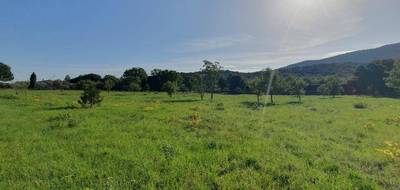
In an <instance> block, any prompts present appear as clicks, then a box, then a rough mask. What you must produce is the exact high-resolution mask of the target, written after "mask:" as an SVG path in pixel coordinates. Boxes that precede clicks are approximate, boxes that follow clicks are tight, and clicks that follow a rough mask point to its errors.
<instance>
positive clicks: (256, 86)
mask: <svg viewBox="0 0 400 190" xmlns="http://www.w3.org/2000/svg"><path fill="white" fill-rule="evenodd" d="M249 85H250V88H251V90H252V91H253V92H255V93H256V95H257V105H258V106H259V105H260V97H261V96H262V95H263V93H265V92H266V90H267V87H266V84H265V81H263V79H262V78H261V77H258V78H256V79H255V80H254V81H251V82H250V84H249Z"/></svg>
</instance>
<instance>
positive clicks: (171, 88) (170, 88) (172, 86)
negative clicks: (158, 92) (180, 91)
mask: <svg viewBox="0 0 400 190" xmlns="http://www.w3.org/2000/svg"><path fill="white" fill-rule="evenodd" d="M162 89H163V91H165V92H167V94H168V95H169V96H170V97H172V94H174V93H175V92H176V90H177V85H176V82H172V81H168V82H166V83H164V85H163V87H162Z"/></svg>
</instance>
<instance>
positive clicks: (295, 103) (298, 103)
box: [286, 101, 303, 105]
mask: <svg viewBox="0 0 400 190" xmlns="http://www.w3.org/2000/svg"><path fill="white" fill-rule="evenodd" d="M286 104H288V105H300V104H303V102H299V101H290V102H287V103H286Z"/></svg>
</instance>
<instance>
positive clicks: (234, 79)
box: [228, 75, 247, 94]
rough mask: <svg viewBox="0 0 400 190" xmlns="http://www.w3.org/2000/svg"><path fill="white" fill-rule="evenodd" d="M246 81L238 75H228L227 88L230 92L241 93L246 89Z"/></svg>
mask: <svg viewBox="0 0 400 190" xmlns="http://www.w3.org/2000/svg"><path fill="white" fill-rule="evenodd" d="M246 87H247V86H246V83H245V82H244V80H243V78H242V77H241V76H239V75H230V76H229V77H228V88H229V91H230V93H234V94H237V93H242V92H244V91H245V90H246Z"/></svg>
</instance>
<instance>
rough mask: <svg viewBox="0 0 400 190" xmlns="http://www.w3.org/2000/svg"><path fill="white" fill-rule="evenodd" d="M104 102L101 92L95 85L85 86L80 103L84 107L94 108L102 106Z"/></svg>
mask: <svg viewBox="0 0 400 190" xmlns="http://www.w3.org/2000/svg"><path fill="white" fill-rule="evenodd" d="M102 100H103V99H102V98H101V96H100V90H99V89H97V88H96V86H95V85H88V86H85V88H84V90H83V92H82V95H81V98H80V100H79V101H78V103H79V104H80V105H81V106H82V107H85V108H86V107H90V108H92V107H93V106H95V105H98V104H100V103H101V101H102Z"/></svg>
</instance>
